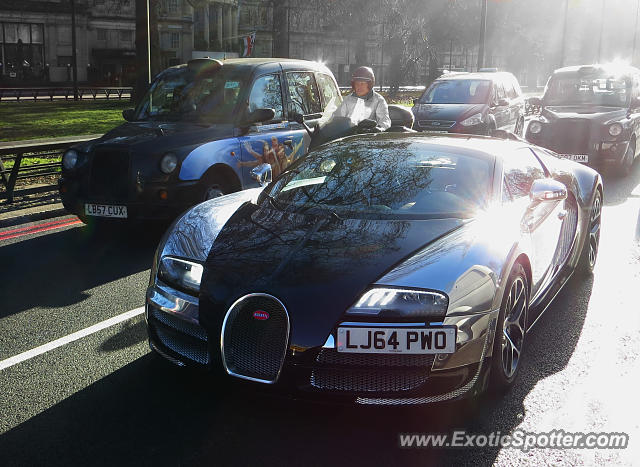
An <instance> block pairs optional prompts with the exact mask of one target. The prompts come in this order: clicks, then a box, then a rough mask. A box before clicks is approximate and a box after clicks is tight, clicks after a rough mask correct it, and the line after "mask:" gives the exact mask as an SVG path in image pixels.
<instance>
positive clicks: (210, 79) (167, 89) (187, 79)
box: [136, 67, 246, 123]
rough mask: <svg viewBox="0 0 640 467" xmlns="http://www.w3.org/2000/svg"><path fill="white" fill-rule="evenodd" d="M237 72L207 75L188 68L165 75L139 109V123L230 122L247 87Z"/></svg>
mask: <svg viewBox="0 0 640 467" xmlns="http://www.w3.org/2000/svg"><path fill="white" fill-rule="evenodd" d="M245 75H246V73H244V74H242V73H241V72H240V71H239V70H238V69H233V68H222V69H217V70H213V71H209V72H206V73H203V72H200V73H198V72H196V71H194V70H191V69H189V68H187V67H184V68H177V69H170V70H167V71H166V72H164V73H162V74H161V75H160V76H159V77H158V78H156V80H155V81H154V82H153V84H152V85H151V88H150V89H149V91H148V92H147V94H146V96H145V97H144V99H143V100H142V102H140V104H139V105H138V107H137V108H136V117H137V118H136V119H137V120H168V121H201V122H205V123H223V122H231V121H233V119H234V115H235V113H236V112H237V110H236V104H237V103H238V97H239V95H240V92H241V91H242V90H243V88H244V87H245V86H246V84H245V80H246V78H245Z"/></svg>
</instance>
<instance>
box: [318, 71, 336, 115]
mask: <svg viewBox="0 0 640 467" xmlns="http://www.w3.org/2000/svg"><path fill="white" fill-rule="evenodd" d="M316 81H317V83H318V89H319V90H320V94H321V95H322V102H323V105H324V108H325V110H328V109H330V108H337V107H338V106H339V105H340V102H342V96H340V92H339V91H338V88H336V84H335V82H334V81H333V79H331V77H330V76H328V75H325V74H324V73H316Z"/></svg>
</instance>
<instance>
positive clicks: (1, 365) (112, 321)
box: [0, 306, 144, 371]
mask: <svg viewBox="0 0 640 467" xmlns="http://www.w3.org/2000/svg"><path fill="white" fill-rule="evenodd" d="M142 313H144V307H143V306H141V307H140V308H136V309H135V310H131V311H126V312H124V313H122V314H120V315H117V316H114V317H113V318H109V319H107V320H105V321H101V322H100V323H98V324H94V325H93V326H89V327H88V328H85V329H82V330H80V331H77V332H74V333H73V334H69V335H68V336H64V337H61V338H60V339H56V340H55V341H51V342H49V343H48V344H44V345H41V346H39V347H36V348H35V349H31V350H27V351H26V352H23V353H21V354H18V355H14V356H13V357H11V358H7V359H6V360H2V361H0V371H2V370H4V369H6V368H9V367H10V366H13V365H16V364H18V363H20V362H24V361H25V360H29V359H30V358H33V357H36V356H38V355H42V354H43V353H45V352H48V351H50V350H53V349H55V348H58V347H62V346H63V345H65V344H68V343H70V342H73V341H77V340H78V339H82V338H83V337H87V336H89V335H91V334H93V333H96V332H98V331H102V330H103V329H106V328H108V327H111V326H115V325H116V324H118V323H121V322H123V321H126V320H128V319H131V318H135V317H136V316H138V315H141V314H142Z"/></svg>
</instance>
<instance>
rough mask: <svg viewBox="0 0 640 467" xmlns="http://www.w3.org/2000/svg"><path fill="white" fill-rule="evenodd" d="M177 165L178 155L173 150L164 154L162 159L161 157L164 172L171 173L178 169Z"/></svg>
mask: <svg viewBox="0 0 640 467" xmlns="http://www.w3.org/2000/svg"><path fill="white" fill-rule="evenodd" d="M177 166H178V156H176V155H175V154H173V153H172V152H169V153H167V154H165V155H164V156H162V159H160V170H162V172H163V173H166V174H170V173H171V172H173V171H174V170H176V167H177Z"/></svg>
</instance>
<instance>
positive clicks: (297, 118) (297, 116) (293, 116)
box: [289, 112, 304, 125]
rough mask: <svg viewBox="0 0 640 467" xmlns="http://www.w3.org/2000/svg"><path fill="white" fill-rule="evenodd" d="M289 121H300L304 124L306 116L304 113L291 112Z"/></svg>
mask: <svg viewBox="0 0 640 467" xmlns="http://www.w3.org/2000/svg"><path fill="white" fill-rule="evenodd" d="M289 121H292V122H296V123H299V124H300V125H303V124H304V117H303V116H302V114H300V113H298V112H289Z"/></svg>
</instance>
